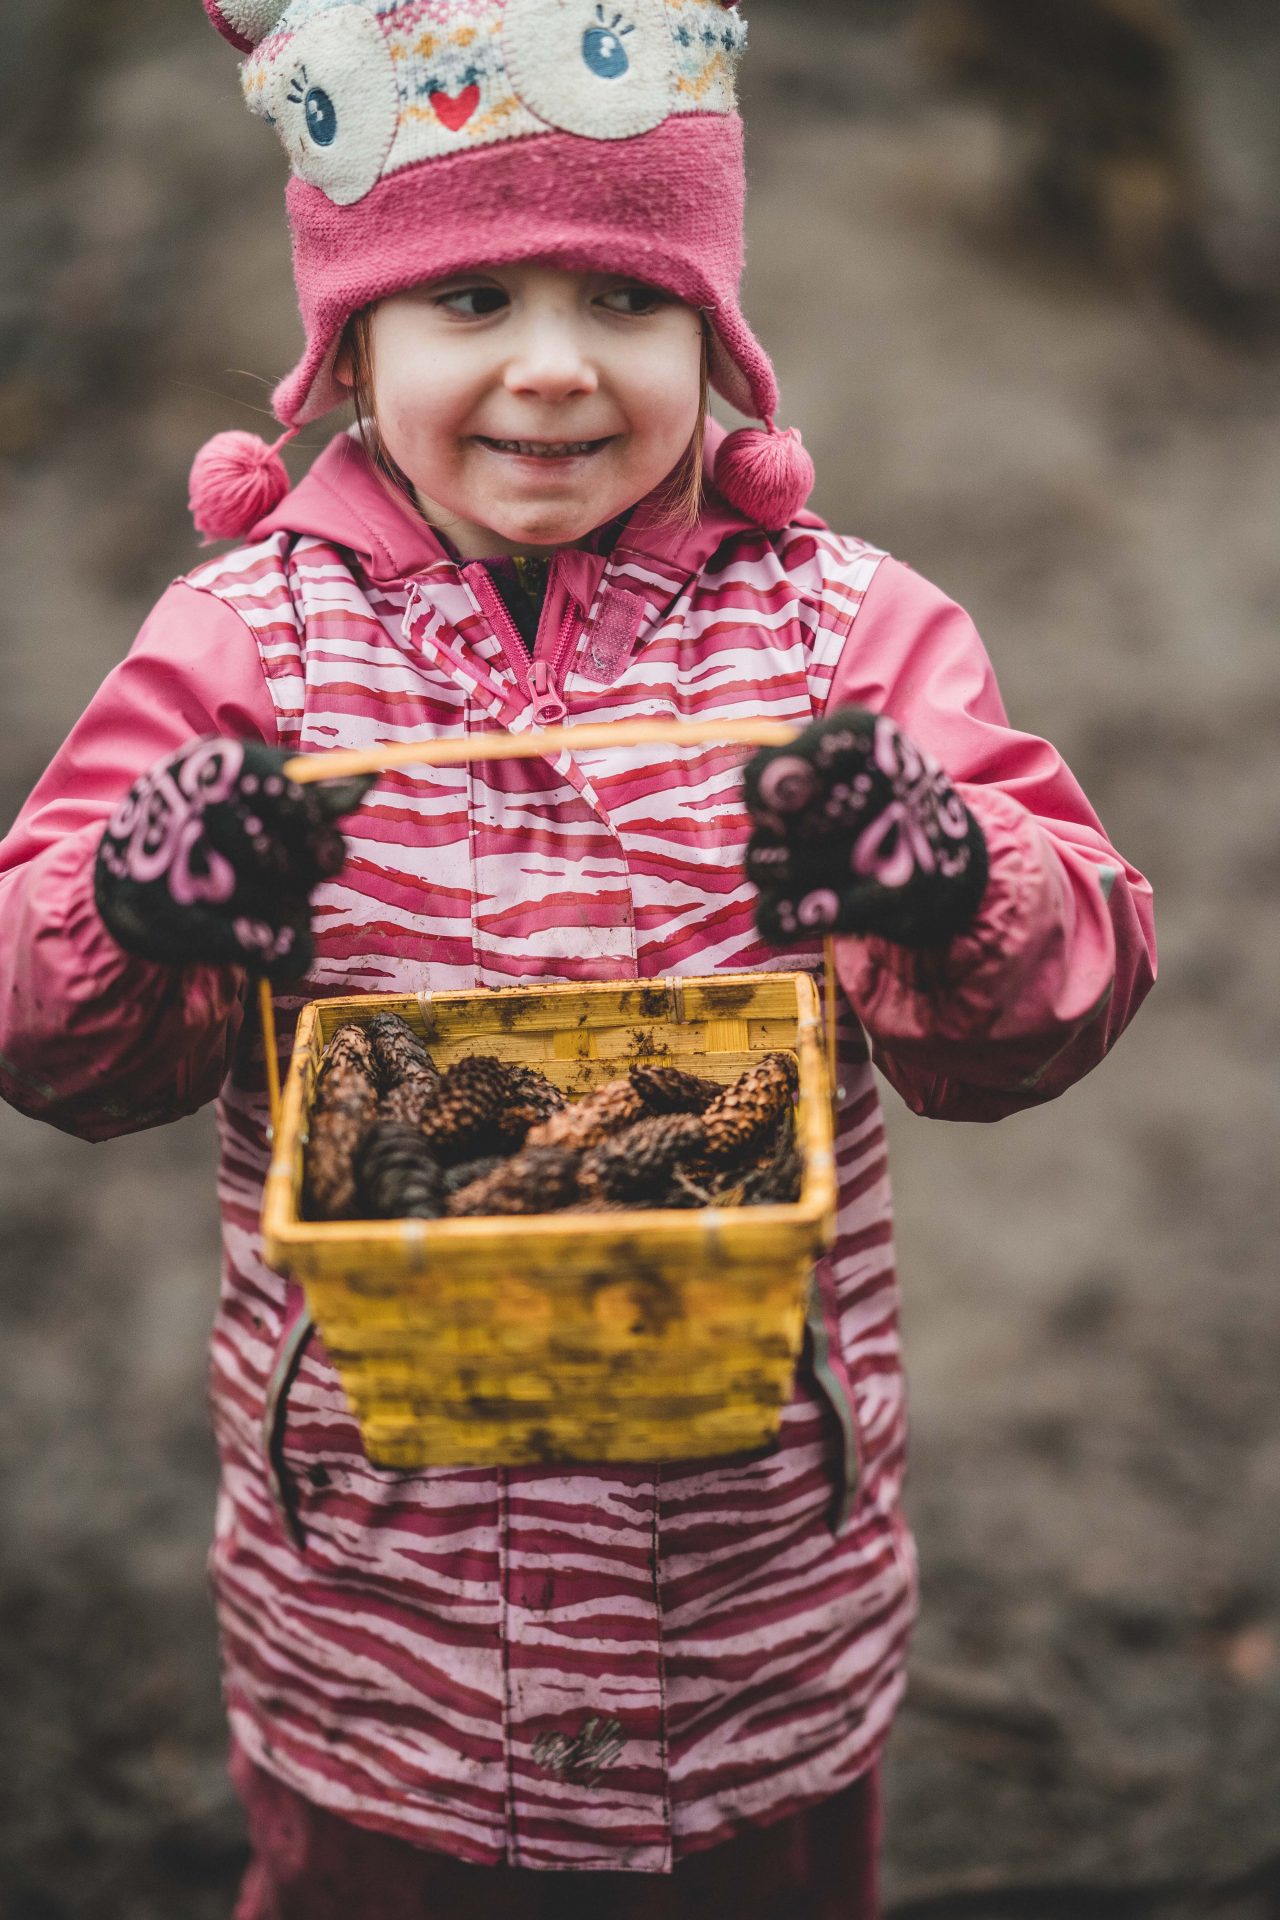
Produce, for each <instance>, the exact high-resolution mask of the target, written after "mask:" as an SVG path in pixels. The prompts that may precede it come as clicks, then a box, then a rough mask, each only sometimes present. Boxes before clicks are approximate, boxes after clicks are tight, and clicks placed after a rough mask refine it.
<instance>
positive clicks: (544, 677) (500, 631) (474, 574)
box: [463, 562, 578, 727]
mask: <svg viewBox="0 0 1280 1920" xmlns="http://www.w3.org/2000/svg"><path fill="white" fill-rule="evenodd" d="M553 565H554V562H553ZM463 571H464V573H465V574H466V576H467V578H468V579H469V580H470V582H471V585H472V588H473V590H474V592H475V594H476V597H477V599H478V600H479V601H480V602H481V604H482V606H483V607H484V610H485V613H486V614H487V615H488V617H489V622H490V625H491V626H492V627H493V630H494V632H495V633H496V634H497V636H498V640H499V642H500V644H501V647H502V651H503V652H504V653H505V654H506V656H507V660H508V662H509V664H510V666H511V669H512V672H513V673H514V674H515V677H516V683H517V685H518V686H519V687H520V689H521V691H522V692H523V693H524V694H525V696H526V697H527V699H528V700H529V702H530V704H531V705H532V707H533V718H534V721H535V723H536V724H537V725H538V726H540V727H554V726H557V725H558V724H559V723H560V721H561V720H563V719H564V718H565V717H566V715H567V714H568V711H569V709H568V707H567V706H566V705H565V703H564V700H563V697H562V696H561V692H560V678H561V675H562V674H563V672H564V668H565V663H566V661H567V660H568V658H569V655H570V653H571V652H572V650H573V647H574V645H575V644H576V642H577V638H578V631H577V629H578V619H577V609H576V608H575V606H574V604H573V601H572V600H568V601H566V604H565V610H564V615H563V617H562V619H561V621H560V629H559V632H558V633H557V634H556V637H555V640H554V642H553V643H552V646H551V651H550V659H548V658H547V656H546V654H545V653H541V654H540V648H541V633H539V637H538V639H537V640H535V642H534V649H533V658H532V659H530V657H529V649H528V647H527V646H526V645H525V643H524V640H523V639H522V638H521V634H520V630H519V628H518V627H517V626H516V623H515V621H514V620H513V619H512V618H511V615H510V614H509V613H508V612H507V607H506V602H505V601H504V600H503V598H502V595H501V594H500V593H499V592H498V590H497V588H496V587H495V586H494V584H493V581H492V580H491V579H490V577H489V573H488V569H487V568H486V567H485V566H483V565H482V564H481V563H479V562H475V563H473V564H472V565H471V566H468V567H465V568H464V569H463ZM550 591H551V582H550V578H548V581H547V593H548V597H549V596H550Z"/></svg>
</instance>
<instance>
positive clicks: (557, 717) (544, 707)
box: [529, 660, 569, 727]
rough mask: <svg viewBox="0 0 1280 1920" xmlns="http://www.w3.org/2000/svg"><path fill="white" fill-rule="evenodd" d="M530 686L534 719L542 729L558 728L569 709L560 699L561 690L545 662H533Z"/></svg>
mask: <svg viewBox="0 0 1280 1920" xmlns="http://www.w3.org/2000/svg"><path fill="white" fill-rule="evenodd" d="M529 684H530V685H531V686H532V688H533V717H534V719H535V720H536V721H537V723H538V725H539V726H540V727H554V726H557V725H558V724H559V722H560V721H561V720H563V719H564V718H565V716H566V714H567V713H568V711H569V709H568V707H566V705H565V703H564V701H563V700H562V699H561V698H560V689H559V688H558V687H557V685H556V683H555V681H554V680H553V679H552V678H551V669H550V667H548V665H547V663H546V661H545V660H535V661H534V662H533V666H532V668H531V670H530V673H529Z"/></svg>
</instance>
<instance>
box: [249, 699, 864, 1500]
mask: <svg viewBox="0 0 1280 1920" xmlns="http://www.w3.org/2000/svg"><path fill="white" fill-rule="evenodd" d="M642 724H643V723H642ZM572 731H573V737H574V742H575V744H579V745H581V744H584V743H585V738H584V737H585V735H586V734H587V732H588V729H586V728H578V729H574V730H572ZM592 731H593V732H594V731H597V730H594V729H593V730H592ZM599 731H601V732H604V730H603V729H602V730H599ZM632 731H634V729H632ZM726 731H727V730H725V729H721V730H719V731H716V730H715V729H713V728H703V727H699V726H686V727H679V726H674V725H666V726H664V727H663V728H662V730H661V738H662V739H663V740H664V741H677V742H678V741H680V740H681V739H690V738H694V739H697V740H703V739H707V738H714V739H724V738H725V734H726ZM745 731H746V730H745V729H743V728H739V729H737V730H736V732H737V737H739V738H741V737H742V736H743V733H744V732H745ZM622 732H623V730H622V729H621V728H620V727H614V728H612V729H609V730H608V733H607V737H608V739H609V740H610V741H611V742H617V741H618V740H619V739H620V736H621V735H622ZM762 733H763V734H764V735H765V737H766V738H768V739H770V740H776V739H777V737H778V730H777V729H776V728H770V729H767V730H766V729H764V728H756V729H755V730H754V737H756V738H759V737H760V735H761V734H762ZM748 737H751V735H750V734H748ZM783 737H784V738H785V737H786V731H785V730H783ZM553 738H554V736H552V735H550V734H549V733H548V732H543V733H541V734H538V735H536V736H533V737H532V738H531V739H529V740H527V741H526V740H524V739H523V738H522V737H520V736H509V735H496V736H481V737H480V739H479V740H472V741H470V742H440V743H435V744H434V745H433V746H429V747H425V748H424V747H422V746H419V747H416V748H415V749H413V758H414V760H415V761H420V762H425V761H427V760H428V758H430V759H431V760H432V761H433V762H434V763H435V764H440V760H439V758H438V757H437V756H439V755H441V754H442V753H443V752H445V751H451V752H452V753H453V754H454V756H455V757H457V758H461V757H463V755H462V754H460V753H458V749H459V748H463V749H464V750H465V751H466V752H467V753H468V754H469V755H476V757H479V756H478V755H477V753H476V750H477V748H479V749H480V750H481V752H484V750H485V749H486V748H488V749H489V752H488V755H487V757H495V758H496V757H508V755H510V754H511V752H512V748H513V746H514V748H515V749H516V750H517V751H518V750H520V749H523V752H525V753H546V752H547V751H548V750H549V748H550V749H551V750H554V747H553V745H552V742H553ZM504 743H511V744H504ZM495 749H496V751H495ZM393 751H394V752H395V753H396V755H397V760H398V762H399V763H403V762H404V761H405V760H407V759H408V753H407V750H404V749H399V750H393ZM389 759H390V755H389V754H382V755H379V756H377V767H378V768H379V769H381V768H383V767H385V766H386V765H387V764H388V761H389ZM302 768H305V770H306V771H305V777H308V778H312V779H314V778H325V777H331V776H339V775H346V774H349V773H351V772H353V771H371V770H374V769H373V767H372V766H371V765H370V764H369V763H368V761H364V762H363V763H362V764H360V765H357V764H356V759H355V756H352V755H347V754H343V755H337V754H329V755H323V756H318V757H316V758H315V759H308V760H307V761H305V762H295V763H293V765H292V766H291V767H290V772H296V771H298V770H300V769H302ZM263 1011H264V1021H266V1022H267V1024H268V1033H267V1041H268V1059H269V1060H270V1059H272V1058H273V1057H274V1054H273V1045H272V1041H273V1033H272V1030H271V1023H270V995H269V993H264V995H263ZM382 1012H392V1013H398V1014H400V1015H401V1016H402V1017H403V1018H404V1019H405V1020H407V1021H408V1023H409V1024H410V1026H412V1027H413V1028H414V1029H415V1031H417V1032H418V1033H419V1034H421V1035H422V1036H423V1037H424V1038H425V1040H426V1041H427V1043H428V1044H429V1046H430V1048H431V1051H432V1055H433V1057H434V1058H435V1060H436V1061H437V1063H438V1064H439V1065H440V1066H442V1067H444V1066H448V1065H449V1064H450V1063H451V1062H452V1061H454V1060H457V1059H460V1058H461V1057H462V1056H463V1055H465V1054H471V1053H488V1054H496V1055H497V1056H498V1057H499V1058H500V1059H504V1060H513V1061H521V1062H525V1063H527V1064H529V1065H531V1066H537V1067H538V1068H539V1069H540V1070H541V1071H542V1072H543V1073H545V1074H546V1075H547V1077H548V1078H549V1079H551V1080H553V1081H554V1082H555V1083H556V1084H557V1085H558V1086H559V1087H561V1088H562V1089H563V1090H564V1091H565V1092H566V1093H568V1094H569V1095H570V1096H573V1095H576V1094H580V1093H583V1092H586V1091H587V1090H589V1089H590V1088H592V1087H594V1086H598V1085H599V1084H600V1083H601V1082H602V1081H605V1080H609V1079H613V1078H616V1077H617V1076H618V1075H620V1074H623V1073H624V1072H625V1071H626V1069H627V1068H628V1067H629V1066H631V1065H633V1064H636V1063H638V1062H645V1063H650V1064H663V1063H666V1064H669V1065H678V1066H682V1067H685V1068H688V1069H691V1070H693V1071H696V1072H698V1073H700V1074H703V1075H705V1076H706V1077H708V1078H710V1079H715V1080H719V1081H722V1082H725V1083H728V1082H730V1081H732V1080H735V1079H736V1078H737V1077H738V1075H739V1074H740V1073H741V1072H742V1071H743V1069H744V1068H745V1067H747V1066H749V1065H750V1064H751V1063H752V1061H753V1060H755V1059H758V1058H759V1057H760V1056H761V1055H763V1054H765V1053H769V1052H772V1051H775V1050H780V1049H781V1050H790V1051H792V1052H794V1054H795V1056H796V1058H797V1061H798V1064H799V1069H800V1093H799V1111H798V1116H797V1118H798V1126H797V1134H798V1139H799V1143H800V1147H801V1151H802V1154H803V1158H804V1179H803V1186H802V1191H801V1195H800V1199H799V1201H798V1203H797V1204H795V1205H794V1206H765V1207H743V1208H732V1209H714V1208H704V1209H701V1210H697V1211H690V1212H684V1211H661V1210H652V1211H648V1210H646V1211H639V1210H637V1211H632V1212H627V1213H624V1214H598V1215H593V1214H587V1213H584V1214H562V1213H561V1214H545V1215H536V1216H531V1217H529V1218H525V1219H518V1220H512V1219H497V1218H494V1219H458V1220H381V1221H341V1222H318V1221H309V1220H304V1219H303V1218H302V1216H301V1195H302V1162H303V1151H304V1147H305V1143H306V1137H307V1119H308V1114H309V1111H310V1107H311V1101H312V1098H313V1094H314V1089H315V1083H316V1075H317V1071H318V1069H319V1065H320V1061H321V1058H322V1055H323V1052H324V1048H325V1046H326V1045H327V1044H328V1041H329V1039H330V1038H331V1036H332V1035H333V1033H334V1031H335V1030H336V1029H337V1028H338V1027H339V1026H341V1025H342V1024H343V1023H344V1022H346V1021H350V1020H355V1021H362V1022H363V1021H367V1020H369V1019H371V1018H372V1017H373V1016H374V1014H376V1013H382ZM276 1116H277V1117H276V1125H275V1128H274V1152H273V1157H272V1162H271V1167H270V1171H269V1174H268V1178H267V1183H266V1190H265V1194H264V1198H263V1209H262V1228H263V1237H264V1243H265V1252H266V1258H267V1261H268V1263H269V1264H270V1265H271V1266H272V1267H274V1268H276V1269H277V1270H278V1271H280V1272H285V1273H291V1274H293V1275H295V1276H296V1277H297V1279H298V1280H299V1281H300V1282H301V1284H302V1287H303V1289H304V1292H305V1294H306V1298H307V1304H308V1307H309V1309H310V1312H311V1316H312V1318H313V1319H314V1321H315V1324H316V1327H317V1329H318V1331H319V1333H320V1336H321V1338H322V1339H323V1341H324V1344H325V1347H326V1349H327V1350H328V1353H329V1356H330V1358H331V1359H332V1361H333V1364H334V1366H335V1367H336V1368H337V1371H338V1374H339V1376H340V1378H341V1380H342V1383H343V1387H344V1389H345V1391H346V1393H347V1396H348V1398H349V1399H350V1401H351V1404H352V1407H353V1409H354V1410H355V1413H356V1416H357V1418H358V1420H359V1422H360V1428H361V1433H362V1436H363V1440H364V1446H365V1450H366V1452H367V1454H368V1456H369V1458H370V1460H372V1461H374V1462H375V1463H377V1464H379V1465H384V1466H394V1467H423V1466H495V1465H520V1464H525V1463H531V1462H538V1461H566V1462H567V1461H583V1462H587V1461H624V1460H630V1461H657V1460H684V1459H695V1458H701V1457H706V1456H723V1455H726V1454H738V1453H746V1452H753V1451H756V1450H757V1449H759V1448H761V1447H764V1446H767V1445H768V1444H769V1442H770V1441H771V1440H773V1439H774V1438H775V1436H776V1434H777V1430H778V1424H779V1420H780V1416H781V1410H782V1407H783V1406H784V1405H785V1403H786V1400H787V1398H788V1396H789V1394H790V1390H791V1382H792V1376H793V1373H794V1370H795V1364H796V1360H797V1357H798V1354H799V1350H800V1345H801V1341H802V1338H803V1333H804V1321H805V1311H806V1305H807V1299H808V1289H809V1283H810V1277H811V1274H812V1269H813V1264H814V1261H815V1260H816V1259H817V1258H818V1256H819V1255H820V1254H821V1253H822V1252H823V1250H824V1249H825V1248H826V1247H827V1246H828V1245H829V1244H830V1240H831V1237H832V1234H833V1232H834V1222H835V1203H836V1189H835V1164H834V1155H833V1147H832V1107H831V1080H830V1077H829V1072H828V1061H827V1055H826V1049H825V1047H824V1031H823V1012H822V1006H821V1003H820V1000H819V996H818V992H817V988H816V986H815V984H814V982H813V980H812V979H811V978H810V976H809V975H808V974H806V973H748V974H714V975H711V976H708V977H705V978H703V977H698V978H695V977H692V976H688V977H675V978H672V979H659V980H644V981H625V982H618V983H613V982H601V983H592V984H586V985H577V984H575V985H569V986H542V985H538V986H530V987H527V988H524V987H517V988H509V989H505V990H502V991H500V992H492V991H488V992H460V993H439V994H420V995H417V996H398V995H394V994H392V995H387V994H379V995H373V996H368V995H365V996H356V997H351V998H343V999H332V1000H320V1001H313V1002H311V1003H310V1004H309V1005H307V1006H306V1007H305V1008H304V1009H303V1012H302V1015H301V1018H300V1020H299V1024H298V1029H297V1035H296V1039H295V1044H294V1050H293V1056H292V1060H291V1063H290V1068H289V1073H288V1078H287V1082H286V1085H285V1088H284V1092H283V1098H282V1100H281V1101H280V1102H279V1104H278V1107H277V1109H276Z"/></svg>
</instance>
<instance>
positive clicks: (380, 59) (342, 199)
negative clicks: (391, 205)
mask: <svg viewBox="0 0 1280 1920" xmlns="http://www.w3.org/2000/svg"><path fill="white" fill-rule="evenodd" d="M250 102H251V104H252V105H254V106H256V107H257V109H258V111H259V112H265V113H266V114H267V116H268V118H270V119H271V120H272V121H273V122H274V124H275V127H276V131H277V132H278V133H279V135H280V138H281V139H282V140H283V142H284V146H285V151H286V153H287V154H288V156H289V162H290V165H291V166H292V168H293V171H294V172H295V173H296V174H297V176H298V178H299V179H300V180H305V181H307V182H308V184H309V185H311V186H313V187H319V189H320V191H321V192H322V193H324V194H327V195H328V197H329V199H330V200H332V201H333V202H334V204H335V205H336V206H339V207H349V206H351V205H352V203H353V202H354V201H356V200H362V199H363V198H364V196H365V194H366V193H368V191H369V189H370V188H371V187H372V186H374V185H375V184H376V182H377V180H378V178H379V176H380V175H381V173H382V164H383V162H384V160H385V159H386V157H387V155H388V153H389V152H390V151H391V143H392V141H393V140H394V138H395V132H396V125H397V121H398V119H399V100H398V96H397V92H396V77H395V68H394V66H393V65H392V61H391V52H390V49H389V48H388V46H387V43H386V41H385V39H384V38H383V36H382V34H381V32H380V31H379V28H378V25H377V22H376V21H375V20H374V19H373V17H372V15H370V14H368V13H366V12H365V10H364V8H363V7H359V6H349V7H334V8H332V9H331V10H330V11H329V12H328V13H322V14H320V15H319V16H318V18H316V19H315V20H311V21H309V22H308V23H307V25H306V26H304V27H302V28H300V29H299V31H298V32H297V33H294V34H290V35H289V36H288V38H287V39H283V40H282V41H281V42H280V44H279V48H278V51H276V52H275V53H274V57H273V59H272V65H271V69H270V72H269V73H268V74H267V75H266V76H265V85H264V86H263V88H262V93H261V99H260V101H259V100H255V99H254V98H253V95H252V94H251V95H250Z"/></svg>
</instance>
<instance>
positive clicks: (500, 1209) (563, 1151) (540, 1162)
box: [448, 1147, 578, 1218]
mask: <svg viewBox="0 0 1280 1920" xmlns="http://www.w3.org/2000/svg"><path fill="white" fill-rule="evenodd" d="M577 1197H578V1156H577V1154H576V1153H573V1152H571V1151H570V1150H569V1149H568V1148H567V1147H528V1148H526V1149H525V1151H524V1152H523V1153H518V1154H517V1155H516V1156H515V1158H514V1159H513V1160H505V1161H503V1163H502V1165H501V1166H499V1167H496V1168H495V1169H494V1171H493V1172H492V1173H490V1174H486V1175H485V1177H484V1178H483V1179H481V1180H473V1181H472V1182H471V1185H470V1186H468V1187H463V1188H461V1189H460V1190H459V1191H458V1192H457V1193H455V1194H452V1195H451V1196H450V1198H449V1201H448V1211H449V1212H450V1213H451V1214H458V1215H462V1216H465V1217H468V1218H474V1217H475V1216H477V1215H478V1214H486V1213H506V1214H515V1213H554V1212H556V1211H557V1210H558V1209H559V1208H561V1207H566V1206H568V1205H569V1203H570V1202H571V1201H573V1200H576V1199H577Z"/></svg>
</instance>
